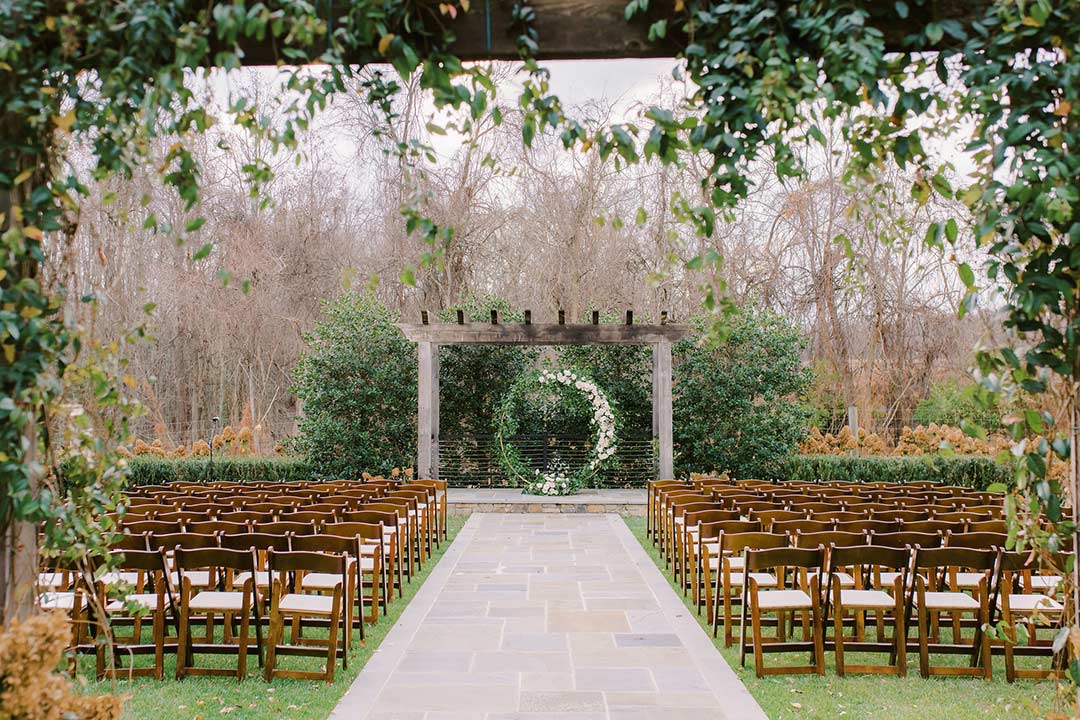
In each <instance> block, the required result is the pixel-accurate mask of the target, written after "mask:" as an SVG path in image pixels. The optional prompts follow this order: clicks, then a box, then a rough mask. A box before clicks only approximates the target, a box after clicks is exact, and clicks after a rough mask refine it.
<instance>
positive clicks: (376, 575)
mask: <svg viewBox="0 0 1080 720" xmlns="http://www.w3.org/2000/svg"><path fill="white" fill-rule="evenodd" d="M351 524H353V523H350V525H351ZM291 540H292V549H293V550H298V551H301V552H319V553H324V554H331V555H345V556H346V557H347V559H348V566H347V568H346V569H347V570H348V582H347V583H346V584H345V589H344V592H345V604H346V607H345V620H346V622H347V623H348V624H349V627H350V628H351V627H353V617H354V616H353V608H354V606H355V608H356V615H355V617H356V618H357V619H358V621H359V622H357V623H356V625H357V626H359V628H360V639H361V640H363V639H364V633H365V630H364V622H365V620H366V621H367V622H371V623H372V624H374V623H376V622H378V620H379V607H380V606H381V607H382V608H383V609H384V610H385V609H386V602H385V599H384V598H383V597H382V581H383V577H382V568H381V563H380V560H381V554H382V542H383V538H382V533H381V529H380V528H379V527H378V526H375V527H374V529H372V526H365V527H364V528H360V529H355V531H354V532H353V533H352V534H351V535H350V534H344V533H343V534H341V535H336V534H332V533H322V534H320V535H293V536H292V538H291ZM365 575H368V576H370V577H371V582H370V583H369V587H370V588H371V596H370V597H371V599H370V602H369V607H370V608H371V612H370V614H369V615H367V616H366V617H365V615H364V576H365ZM336 583H337V576H336V575H334V574H333V573H316V572H312V573H308V575H307V576H306V578H305V581H304V586H305V587H306V588H307V589H308V590H311V591H313V592H328V591H330V590H333V588H334V585H335V584H336ZM299 628H300V626H299V624H297V625H296V626H295V632H296V635H295V636H294V639H293V643H294V644H295V643H297V642H298V641H299V639H300V636H299ZM351 646H352V634H351V633H350V634H349V635H348V637H347V647H351Z"/></svg>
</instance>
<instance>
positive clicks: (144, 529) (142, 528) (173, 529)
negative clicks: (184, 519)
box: [123, 520, 184, 535]
mask: <svg viewBox="0 0 1080 720" xmlns="http://www.w3.org/2000/svg"><path fill="white" fill-rule="evenodd" d="M123 528H124V531H125V532H129V533H132V534H134V535H141V534H142V533H155V534H157V533H178V532H182V531H183V529H184V526H183V525H181V524H180V523H178V522H176V521H175V520H139V521H137V522H131V523H124V525H123Z"/></svg>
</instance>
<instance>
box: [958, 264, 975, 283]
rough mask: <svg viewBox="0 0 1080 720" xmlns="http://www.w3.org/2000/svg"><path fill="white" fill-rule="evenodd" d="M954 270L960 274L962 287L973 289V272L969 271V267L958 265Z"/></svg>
mask: <svg viewBox="0 0 1080 720" xmlns="http://www.w3.org/2000/svg"><path fill="white" fill-rule="evenodd" d="M956 269H957V272H958V273H959V274H960V282H962V283H964V287H966V288H973V287H975V271H974V270H972V269H971V266H970V265H968V264H967V263H960V265H958V266H957V268H956Z"/></svg>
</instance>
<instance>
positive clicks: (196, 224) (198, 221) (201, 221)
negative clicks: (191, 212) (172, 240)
mask: <svg viewBox="0 0 1080 720" xmlns="http://www.w3.org/2000/svg"><path fill="white" fill-rule="evenodd" d="M205 224H206V218H204V217H197V218H195V219H194V220H192V221H191V222H189V223H188V224H187V225H185V226H184V232H189V233H193V232H195V231H196V230H198V229H199V228H201V227H202V226H203V225H205Z"/></svg>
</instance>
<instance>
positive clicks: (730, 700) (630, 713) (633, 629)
mask: <svg viewBox="0 0 1080 720" xmlns="http://www.w3.org/2000/svg"><path fill="white" fill-rule="evenodd" d="M331 718H333V719H334V720H390V719H391V718H395V719H398V720H440V719H445V720H451V719H454V720H504V719H507V720H508V719H509V718H522V719H523V720H544V719H545V718H562V719H564V720H569V719H575V720H591V719H592V718H596V719H597V720H615V719H620V718H625V719H626V720H630V719H631V718H657V719H659V718H663V719H664V720H668V719H670V718H694V719H695V720H763V719H764V718H765V714H764V713H763V712H762V711H761V708H760V707H759V706H758V705H757V703H756V702H755V701H754V700H753V698H751V697H750V694H749V693H748V692H747V691H746V688H745V687H743V685H742V683H740V682H739V680H738V678H737V677H736V676H735V674H734V673H733V672H732V671H731V669H730V668H729V667H728V665H727V663H726V662H725V661H724V659H723V657H721V655H720V653H719V652H717V650H716V648H715V647H714V646H713V645H712V642H711V641H710V640H709V638H708V637H707V636H706V635H705V633H704V632H703V631H702V630H701V628H700V626H699V625H698V624H697V622H696V621H695V619H694V618H693V617H692V615H691V614H690V612H689V611H688V610H687V609H686V607H685V606H684V605H683V604H682V601H681V600H680V599H679V598H678V597H677V596H676V595H675V593H674V591H673V590H672V589H671V587H670V586H669V585H668V584H667V582H666V580H665V579H664V577H663V575H661V574H660V571H659V570H658V569H657V568H656V566H655V565H653V563H652V561H651V560H649V558H648V556H647V555H646V554H645V552H644V551H643V550H642V549H641V547H640V546H639V545H638V543H637V541H636V540H635V539H634V537H633V535H632V534H631V533H630V531H629V529H628V528H627V527H626V525H625V524H624V523H623V522H622V520H621V519H620V518H619V517H618V516H617V515H610V514H523V513H514V514H474V515H473V516H472V517H470V519H469V521H468V523H466V525H465V527H464V528H463V529H462V531H461V532H460V533H459V534H458V537H457V539H456V540H455V541H454V544H453V545H452V546H451V547H450V548H449V549H448V550H447V552H446V554H445V555H444V556H443V558H442V560H441V561H440V562H439V565H438V566H437V567H436V568H435V569H434V570H433V572H432V574H431V576H430V577H429V578H428V580H427V582H426V583H425V585H424V587H422V588H421V589H420V592H419V593H417V595H416V597H415V598H414V599H413V601H412V603H411V604H410V605H409V607H408V608H406V610H405V612H404V613H402V616H401V618H400V619H399V621H398V623H397V625H396V626H395V627H394V628H393V629H392V630H391V631H390V633H389V634H388V635H387V637H386V639H385V640H384V641H383V644H382V645H381V646H380V647H379V650H378V651H377V652H376V653H375V654H374V656H373V657H372V659H371V661H370V662H369V663H368V664H367V666H366V667H365V668H364V670H363V671H362V672H361V673H360V675H359V676H358V677H357V679H356V681H355V683H354V684H353V686H352V687H351V688H350V689H349V691H348V693H346V695H345V697H344V698H342V701H341V703H340V704H339V705H338V707H337V708H336V709H335V711H334V713H333V714H332V715H331Z"/></svg>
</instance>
